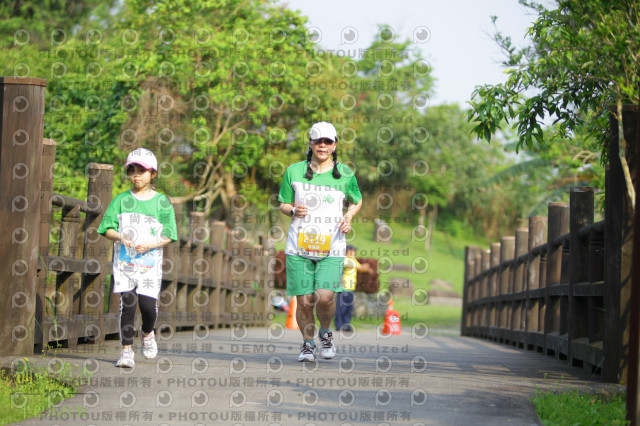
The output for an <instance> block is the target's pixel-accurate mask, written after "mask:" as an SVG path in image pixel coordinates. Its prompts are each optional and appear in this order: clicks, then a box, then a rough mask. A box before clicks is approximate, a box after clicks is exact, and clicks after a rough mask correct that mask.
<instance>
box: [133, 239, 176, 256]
mask: <svg viewBox="0 0 640 426" xmlns="http://www.w3.org/2000/svg"><path fill="white" fill-rule="evenodd" d="M171 241H173V240H172V239H171V238H167V237H165V236H164V235H162V236H160V241H158V242H155V243H144V244H136V245H135V246H134V249H135V250H136V251H137V252H138V253H145V252H147V251H149V250H153V249H156V248H160V247H164V246H166V245H167V244H169V243H170V242H171Z"/></svg>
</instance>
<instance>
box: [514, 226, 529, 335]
mask: <svg viewBox="0 0 640 426" xmlns="http://www.w3.org/2000/svg"><path fill="white" fill-rule="evenodd" d="M528 245H529V229H528V228H516V243H515V263H514V266H513V268H512V270H513V277H512V285H511V286H510V289H511V293H512V294H513V296H514V299H513V303H512V304H511V327H510V328H511V330H512V331H513V333H512V336H513V340H512V343H513V344H514V346H524V343H525V336H524V326H525V309H524V307H525V306H524V305H525V303H526V294H525V293H524V292H525V291H526V282H525V277H526V274H527V262H526V261H524V262H523V261H522V260H521V259H520V257H521V256H522V255H525V254H527V247H528Z"/></svg>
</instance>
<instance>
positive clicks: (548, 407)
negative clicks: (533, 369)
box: [531, 389, 628, 426]
mask: <svg viewBox="0 0 640 426" xmlns="http://www.w3.org/2000/svg"><path fill="white" fill-rule="evenodd" d="M531 400H532V402H533V404H534V405H535V407H536V412H537V413H538V417H540V421H541V423H542V424H543V425H545V426H551V425H554V426H555V425H605V424H606V425H625V424H628V423H627V421H626V420H625V415H626V396H625V394H623V393H613V394H611V393H609V392H607V391H603V392H602V393H596V394H593V393H586V392H580V391H578V390H575V389H574V390H570V391H568V392H567V391H557V392H542V391H540V390H538V391H536V393H535V395H534V397H533V398H531Z"/></svg>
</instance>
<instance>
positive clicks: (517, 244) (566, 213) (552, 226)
mask: <svg viewBox="0 0 640 426" xmlns="http://www.w3.org/2000/svg"><path fill="white" fill-rule="evenodd" d="M624 117H625V118H624V119H625V122H626V124H625V139H626V140H627V141H636V139H637V138H638V137H639V136H640V120H638V107H636V106H625V109H624ZM617 129H618V126H617V121H615V119H613V118H612V123H611V138H610V144H609V159H610V164H609V166H607V173H606V181H605V194H606V199H605V209H604V210H605V220H603V221H600V222H597V223H594V192H593V190H592V189H591V188H585V187H580V188H572V189H571V191H570V202H569V205H567V204H566V203H550V204H549V209H548V215H547V217H546V218H545V217H532V218H530V219H529V227H528V228H518V229H516V232H515V235H514V236H506V237H502V238H501V239H500V242H497V243H493V244H491V248H490V250H483V249H481V248H479V247H467V248H466V253H465V272H464V290H463V312H462V324H461V331H462V334H463V335H465V336H475V337H481V338H487V339H490V340H495V341H498V342H502V343H505V344H510V345H513V346H516V347H519V348H524V349H527V350H536V351H538V352H542V353H544V354H546V355H549V356H554V357H556V358H560V359H567V360H569V361H570V362H571V363H572V364H573V365H576V366H582V367H583V368H585V369H587V370H589V371H591V372H593V373H596V374H600V375H601V377H602V378H603V380H605V381H609V382H620V381H625V380H626V377H627V369H628V365H629V359H628V348H629V314H630V311H631V309H632V308H631V284H630V283H631V266H632V264H633V262H634V261H635V262H637V261H638V260H637V259H635V260H634V259H633V258H632V254H631V249H632V240H633V227H632V222H633V210H632V207H631V205H630V201H629V199H628V197H627V196H626V194H625V191H626V190H625V182H624V177H623V174H622V168H621V165H620V159H619V156H618V133H617V132H618V130H617ZM631 150H633V146H632V144H628V146H627V152H626V153H625V154H626V156H627V158H636V157H635V155H636V154H634V153H633V151H631ZM635 164H636V162H635V161H631V162H630V168H631V172H632V175H633V172H634V171H635V170H634V167H636V165H635Z"/></svg>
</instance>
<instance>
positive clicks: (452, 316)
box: [275, 217, 488, 330]
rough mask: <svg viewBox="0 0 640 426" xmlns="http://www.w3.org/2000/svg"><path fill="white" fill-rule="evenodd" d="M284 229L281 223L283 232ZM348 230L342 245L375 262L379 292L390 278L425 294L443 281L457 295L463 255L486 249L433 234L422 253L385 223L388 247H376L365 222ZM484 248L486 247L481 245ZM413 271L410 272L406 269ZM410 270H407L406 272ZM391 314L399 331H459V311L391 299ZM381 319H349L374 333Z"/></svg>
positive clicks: (402, 225) (417, 242)
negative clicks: (420, 328)
mask: <svg viewBox="0 0 640 426" xmlns="http://www.w3.org/2000/svg"><path fill="white" fill-rule="evenodd" d="M288 225H289V223H288V221H287V222H283V223H282V226H284V228H285V229H287V227H288ZM352 225H353V230H352V232H351V233H350V234H347V243H348V244H353V245H355V246H356V247H358V257H365V258H375V259H377V260H378V264H379V272H380V289H381V291H384V290H386V289H387V288H388V287H389V282H390V280H391V278H403V279H408V280H410V281H411V282H412V283H413V285H414V287H415V289H416V290H418V289H422V290H425V291H429V290H430V289H431V287H430V284H429V283H430V281H431V280H433V279H439V280H444V281H447V282H449V283H451V284H452V285H453V289H454V290H453V291H455V292H456V293H458V294H459V295H461V294H462V285H463V275H464V249H465V246H466V245H480V246H485V245H487V244H486V243H484V242H478V241H477V240H476V241H473V240H468V239H464V238H458V237H452V236H449V235H447V234H445V233H443V232H440V231H436V232H435V233H434V235H433V241H432V250H431V252H430V253H429V252H427V250H426V249H425V242H424V240H421V239H418V238H415V237H413V236H412V231H413V226H414V225H412V224H409V223H406V222H401V221H397V222H396V221H393V220H392V221H389V222H388V225H389V227H390V228H391V230H392V233H393V234H392V238H391V241H390V242H389V243H377V242H375V241H374V240H373V230H374V225H373V221H372V220H370V219H368V218H358V217H356V219H354V222H353V224H352ZM285 242H286V241H279V242H278V243H277V244H276V249H277V250H284V246H285ZM487 246H488V245H487ZM397 265H401V266H400V267H402V265H406V266H405V268H406V267H408V268H409V269H410V270H404V269H403V270H397V269H394V266H396V267H397ZM412 266H413V268H412ZM411 269H413V270H411ZM394 309H395V310H397V311H398V312H399V313H400V316H401V321H402V327H403V328H405V327H412V326H414V325H415V324H419V323H423V324H426V325H427V326H428V327H429V328H431V329H440V328H446V329H457V330H459V328H460V318H461V315H462V310H461V308H459V307H452V306H436V305H432V304H429V303H427V304H423V301H421V300H417V301H415V302H414V301H412V299H410V298H396V299H394ZM284 318H285V315H284V314H278V315H276V319H275V321H276V322H280V323H281V324H284V322H285V319H284ZM383 320H384V318H383V317H381V318H355V319H354V320H353V324H354V326H356V327H364V328H367V327H375V326H377V325H378V324H382V322H383Z"/></svg>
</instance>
